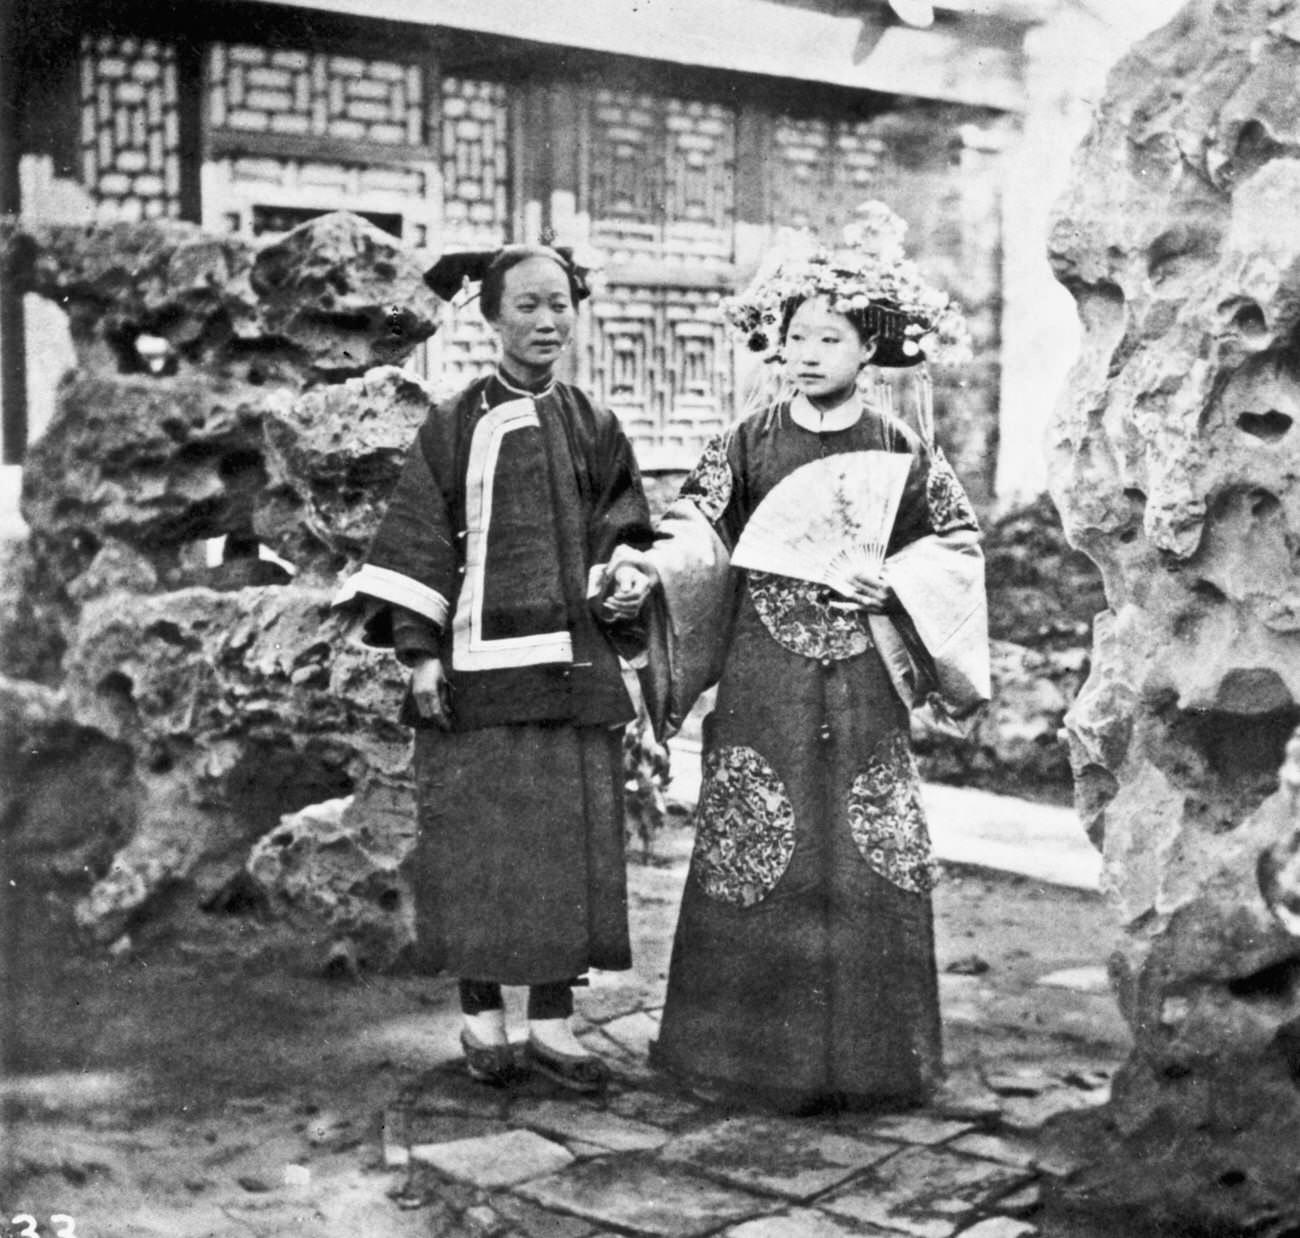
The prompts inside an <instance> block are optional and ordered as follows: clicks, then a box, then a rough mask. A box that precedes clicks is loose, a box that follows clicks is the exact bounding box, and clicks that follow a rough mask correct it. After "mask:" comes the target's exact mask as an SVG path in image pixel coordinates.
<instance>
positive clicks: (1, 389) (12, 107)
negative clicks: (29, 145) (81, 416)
mask: <svg viewBox="0 0 1300 1238" xmlns="http://www.w3.org/2000/svg"><path fill="white" fill-rule="evenodd" d="M29 20H30V16H29V13H28V11H27V6H26V4H24V3H21V0H16V2H11V3H9V4H3V5H0V47H3V48H7V49H8V55H6V56H3V57H0V214H4V215H16V214H18V212H19V211H20V210H21V208H22V201H21V198H22V193H21V188H20V185H19V176H18V160H19V154H20V141H19V124H20V111H19V109H20V107H21V103H22V94H23V89H22V65H23V49H24V46H25V43H26V39H25V38H24V37H23V36H24V35H25V33H26V30H25V27H26V26H27V24H28V21H29ZM24 337H25V328H24V325H23V297H22V293H21V292H20V291H19V290H18V289H17V288H15V287H14V283H13V280H11V279H10V278H8V274H7V273H4V272H0V413H2V419H3V440H4V452H3V460H4V463H5V464H20V463H21V462H22V458H23V454H24V452H25V451H26V448H27V357H26V349H25V339H24Z"/></svg>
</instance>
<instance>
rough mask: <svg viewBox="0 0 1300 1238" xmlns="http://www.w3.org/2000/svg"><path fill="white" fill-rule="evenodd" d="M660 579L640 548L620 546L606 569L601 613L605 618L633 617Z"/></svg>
mask: <svg viewBox="0 0 1300 1238" xmlns="http://www.w3.org/2000/svg"><path fill="white" fill-rule="evenodd" d="M658 580H659V573H658V572H656V571H655V568H654V565H653V564H652V563H651V562H650V560H649V559H648V558H647V557H646V556H645V555H644V554H642V553H641V552H640V551H637V550H632V549H631V548H630V547H627V546H620V547H619V549H618V551H617V552H616V553H615V555H614V557H613V559H612V560H611V562H610V564H609V566H608V567H607V568H606V569H605V579H604V587H603V589H602V592H601V604H600V609H601V613H602V614H603V615H604V617H605V618H606V619H609V620H611V621H617V620H620V619H635V618H636V617H637V615H639V614H640V613H641V608H642V607H643V606H644V605H645V603H646V599H647V598H648V597H649V596H650V593H651V591H652V590H653V589H654V587H655V585H656V583H658Z"/></svg>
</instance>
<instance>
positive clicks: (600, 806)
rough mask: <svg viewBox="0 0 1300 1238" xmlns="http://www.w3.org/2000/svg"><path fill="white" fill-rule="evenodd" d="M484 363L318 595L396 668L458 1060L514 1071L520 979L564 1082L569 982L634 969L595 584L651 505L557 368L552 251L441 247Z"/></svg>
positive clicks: (418, 884)
mask: <svg viewBox="0 0 1300 1238" xmlns="http://www.w3.org/2000/svg"><path fill="white" fill-rule="evenodd" d="M480 279H481V290H480V298H481V300H480V307H481V310H482V313H483V316H484V317H485V318H486V319H487V321H488V322H489V323H490V324H491V325H492V326H493V328H494V329H495V330H496V332H497V335H498V336H499V338H500V346H501V360H500V364H499V366H498V368H497V371H496V373H494V374H492V375H491V376H490V377H486V378H480V379H477V380H475V381H474V382H472V383H471V384H470V385H469V386H468V387H467V388H466V389H465V390H464V391H462V392H461V393H460V394H459V395H457V396H455V397H453V398H452V399H450V400H449V401H447V402H446V403H445V404H444V405H442V406H441V407H439V408H438V409H436V410H435V411H434V412H433V413H432V414H431V415H430V416H429V418H428V420H427V421H426V422H425V424H424V426H423V427H422V428H421V429H420V431H419V433H418V435H417V437H416V441H415V443H414V445H413V446H412V448H411V452H410V455H409V457H408V459H407V463H406V466H405V469H404V471H403V473H402V475H401V477H400V479H399V481H398V483H397V485H396V487H395V489H394V492H393V495H392V498H391V500H390V503H389V507H388V509H387V512H386V514H385V516H384V519H383V521H382V522H381V525H380V527H379V529H378V532H377V533H376V536H375V539H374V542H373V544H372V546H371V549H370V552H369V554H368V556H367V561H366V563H365V565H364V566H363V567H362V568H361V569H360V570H359V571H358V572H357V573H356V574H355V575H354V576H353V577H352V578H351V579H350V580H349V581H348V582H347V584H346V585H345V587H344V590H343V592H342V594H341V595H340V597H339V599H338V600H337V604H341V605H352V606H357V607H358V608H359V609H361V610H362V611H363V612H364V615H365V618H366V635H367V638H368V639H369V640H371V641H372V642H377V643H385V642H391V643H392V645H393V646H394V648H395V650H396V652H397V656H398V657H399V658H401V660H402V661H403V662H404V663H406V664H407V665H409V666H410V667H411V668H412V674H411V689H410V693H409V695H408V699H407V701H406V703H405V705H404V707H403V717H404V720H406V721H407V722H409V723H410V724H411V725H412V726H414V727H415V728H416V735H415V757H414V772H415V782H416V787H417V795H418V824H419V833H418V840H417V843H416V846H415V853H414V857H413V865H412V873H413V882H414V890H415V900H416V925H417V935H418V955H419V962H420V965H421V966H422V968H423V969H426V970H428V971H430V972H434V971H447V972H450V973H451V974H453V975H455V976H457V977H459V978H460V998H461V1004H462V1009H463V1012H464V1022H463V1028H462V1032H461V1042H462V1046H463V1048H464V1051H465V1056H466V1062H467V1065H468V1068H469V1070H470V1073H471V1074H472V1075H474V1076H475V1077H476V1078H478V1079H481V1080H484V1081H486V1082H491V1083H503V1082H505V1081H507V1080H508V1079H509V1078H510V1077H511V1075H512V1073H513V1070H514V1066H513V1057H512V1052H511V1049H510V1045H509V1039H508V1036H507V1029H506V1023H505V1012H504V1005H503V1001H502V993H501V986H502V985H527V986H529V999H528V1020H529V1031H528V1041H527V1046H526V1048H527V1056H528V1058H529V1060H530V1061H531V1063H532V1065H533V1066H534V1067H535V1068H536V1069H538V1070H540V1071H542V1072H544V1073H546V1074H548V1075H550V1076H552V1077H554V1078H555V1079H557V1081H559V1082H561V1083H563V1084H564V1085H566V1086H569V1087H573V1088H575V1089H577V1090H592V1089H595V1088H597V1087H599V1086H601V1084H602V1083H603V1082H604V1078H605V1069H604V1063H603V1062H601V1061H600V1060H599V1059H598V1058H596V1057H594V1056H593V1055H591V1054H590V1053H589V1052H588V1051H587V1050H586V1049H585V1048H584V1047H583V1046H582V1045H581V1044H580V1043H579V1042H578V1041H577V1039H576V1038H575V1037H574V1035H573V1032H572V1030H571V1027H570V1024H569V1016H570V1014H571V1013H572V1010H573V998H572V986H573V985H574V983H575V982H578V981H579V980H580V978H581V977H582V976H583V974H584V973H585V972H586V971H587V970H588V969H589V968H602V969H611V970H618V969H624V968H627V967H629V966H630V965H631V957H630V949H629V942H628V928H627V895H626V877H625V870H624V852H623V847H624V842H623V829H624V825H623V806H622V787H623V775H622V767H621V740H622V730H623V727H624V725H625V724H626V723H627V721H628V720H629V719H631V718H632V717H633V715H634V711H633V707H632V704H631V702H630V699H629V697H628V693H627V690H626V687H625V685H624V681H623V676H622V671H621V668H620V663H619V654H618V652H617V650H616V647H615V646H616V643H617V642H618V641H619V639H620V638H621V639H623V640H625V641H630V642H631V643H632V644H635V637H636V630H637V629H636V627H635V624H634V623H633V622H631V619H632V616H633V615H634V614H635V611H636V609H637V607H638V606H639V603H640V601H641V600H642V598H641V596H640V594H638V592H637V590H636V588H633V589H632V590H631V591H624V592H623V593H621V594H618V593H616V594H613V595H611V594H609V593H607V592H604V591H603V590H602V584H603V582H604V580H605V579H606V572H605V570H604V566H603V565H604V564H605V562H606V561H607V560H608V557H609V554H610V551H611V550H612V549H613V548H614V546H615V545H616V544H618V543H621V542H629V543H630V544H632V545H635V546H645V545H647V544H648V543H649V541H650V539H651V533H650V528H649V512H648V509H647V506H646V500H645V496H644V494H643V493H642V489H641V481H640V477H639V475H638V472H637V468H636V464H635V461H634V459H633V456H632V450H631V447H630V446H629V444H628V441H627V439H626V437H625V436H624V434H623V432H622V430H621V429H620V427H619V425H618V422H617V420H616V419H615V418H614V416H613V415H612V414H611V413H609V412H607V411H605V410H603V409H600V408H597V407H595V406H594V405H593V404H592V402H591V401H590V400H589V399H588V398H587V396H586V395H585V394H584V393H583V392H581V391H580V390H578V389H577V388H576V387H573V386H570V385H569V384H567V383H562V382H559V381H558V380H557V379H556V377H555V367H556V363H557V362H558V360H559V358H560V356H561V354H562V352H563V350H564V348H565V347H566V346H567V344H568V342H569V339H570V335H571V333H572V329H573V323H574V313H575V306H576V303H577V301H578V300H579V299H580V298H581V297H582V296H583V295H585V291H586V290H585V287H584V285H583V283H582V279H581V275H580V272H579V271H578V270H577V269H576V268H575V266H574V265H573V263H572V261H571V259H570V257H569V255H568V254H567V253H566V252H564V251H559V250H555V249H551V248H549V247H525V246H511V247H507V248H505V249H503V250H501V251H499V252H497V253H495V254H455V255H448V256H446V257H444V258H443V259H442V260H440V261H439V263H438V264H437V265H436V266H435V267H434V268H433V270H432V271H431V272H430V273H429V276H428V281H429V283H430V284H431V286H432V287H433V288H434V290H435V291H437V292H438V293H439V295H441V296H443V297H444V298H447V299H450V297H451V296H453V295H454V294H455V293H456V292H457V291H459V290H460V288H461V286H462V283H464V282H466V281H473V280H480Z"/></svg>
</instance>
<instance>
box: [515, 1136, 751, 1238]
mask: <svg viewBox="0 0 1300 1238" xmlns="http://www.w3.org/2000/svg"><path fill="white" fill-rule="evenodd" d="M516 1194H519V1195H521V1196H523V1197H524V1198H525V1199H529V1200H532V1201H533V1202H534V1203H537V1204H540V1205H541V1206H542V1207H543V1208H554V1209H557V1210H561V1211H564V1212H567V1213H569V1214H571V1215H574V1216H580V1217H583V1218H585V1219H587V1220H591V1221H595V1222H597V1223H598V1224H600V1225H605V1226H609V1227H611V1228H613V1229H617V1230H624V1231H631V1232H632V1233H634V1234H641V1235H646V1236H647V1238H696V1236H697V1235H703V1234H712V1233H715V1232H716V1231H718V1230H721V1229H723V1228H724V1227H725V1226H727V1225H729V1224H735V1223H737V1222H739V1221H744V1220H748V1219H749V1218H751V1217H754V1216H759V1215H762V1214H763V1213H765V1212H766V1211H768V1210H769V1209H771V1208H772V1207H773V1203H772V1202H771V1201H768V1202H763V1201H760V1200H758V1199H756V1198H755V1197H754V1196H753V1195H749V1194H746V1193H745V1192H743V1191H739V1190H736V1189H734V1188H732V1187H727V1186H722V1185H719V1184H718V1183H715V1182H710V1181H707V1180H706V1179H704V1178H700V1177H697V1176H696V1175H695V1174H692V1173H690V1172H689V1171H688V1170H687V1169H686V1168H685V1167H684V1166H681V1165H674V1164H670V1163H664V1162H662V1161H661V1160H659V1159H658V1158H657V1157H655V1156H653V1155H652V1154H649V1153H629V1154H627V1155H624V1156H613V1157H601V1158H599V1159H597V1160H594V1161H582V1162H579V1163H578V1164H576V1165H574V1166H572V1167H570V1168H569V1169H567V1170H565V1171H564V1172H563V1173H557V1174H552V1175H551V1176H549V1177H545V1178H537V1179H535V1180H533V1181H531V1182H527V1183H525V1184H524V1185H523V1186H520V1187H517V1188H516Z"/></svg>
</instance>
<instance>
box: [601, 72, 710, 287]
mask: <svg viewBox="0 0 1300 1238" xmlns="http://www.w3.org/2000/svg"><path fill="white" fill-rule="evenodd" d="M581 154H582V162H583V173H582V176H581V182H582V201H581V203H580V206H581V209H582V210H584V211H585V212H586V213H587V214H588V216H589V217H590V219H591V236H592V241H593V242H594V243H595V244H596V245H598V246H600V247H601V248H602V249H604V250H606V251H607V252H608V253H609V256H610V259H611V260H612V261H615V262H617V261H626V260H628V259H634V258H653V259H661V260H668V261H673V260H677V261H690V260H692V259H698V258H704V259H712V260H717V261H722V262H725V261H728V260H729V259H730V257H731V252H732V242H733V226H734V223H735V186H734V174H735V161H736V114H735V111H734V110H733V109H731V108H728V107H724V106H723V105H721V104H716V103H709V102H705V101H703V100H687V99H675V98H671V97H669V96H665V95H655V94H650V93H647V92H644V91H630V90H604V89H600V90H592V91H589V92H588V94H587V96H586V100H585V107H584V120H583V126H582V141H581Z"/></svg>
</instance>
